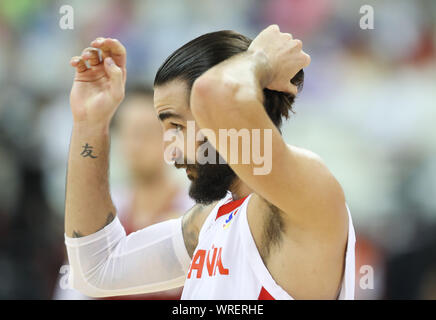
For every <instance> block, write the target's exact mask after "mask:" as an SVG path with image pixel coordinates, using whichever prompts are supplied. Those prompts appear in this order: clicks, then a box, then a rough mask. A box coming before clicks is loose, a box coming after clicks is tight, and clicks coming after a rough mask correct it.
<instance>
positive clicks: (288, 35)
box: [283, 32, 293, 40]
mask: <svg viewBox="0 0 436 320" xmlns="http://www.w3.org/2000/svg"><path fill="white" fill-rule="evenodd" d="M283 35H284V36H286V38H288V39H289V40H292V39H293V38H292V33H288V32H285V33H283Z"/></svg>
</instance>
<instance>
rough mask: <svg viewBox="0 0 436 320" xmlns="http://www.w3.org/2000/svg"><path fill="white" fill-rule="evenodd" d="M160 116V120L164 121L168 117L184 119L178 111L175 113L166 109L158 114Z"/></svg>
mask: <svg viewBox="0 0 436 320" xmlns="http://www.w3.org/2000/svg"><path fill="white" fill-rule="evenodd" d="M158 118H159V119H160V121H164V120H165V119H168V118H177V119H182V116H181V115H179V114H177V113H173V112H170V111H165V112H161V113H159V114H158Z"/></svg>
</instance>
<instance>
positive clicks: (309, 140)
mask: <svg viewBox="0 0 436 320" xmlns="http://www.w3.org/2000/svg"><path fill="white" fill-rule="evenodd" d="M63 5H70V6H71V7H72V8H73V9H74V29H72V30H69V29H67V30H63V29H61V27H60V25H59V21H60V19H61V17H62V16H63V15H64V14H62V13H60V12H59V10H60V8H61V7H62V6H63ZM364 5H370V6H371V7H372V8H373V10H374V29H361V28H360V26H359V22H360V20H361V18H362V16H363V15H364V13H360V12H359V10H360V8H361V7H362V6H364ZM272 23H276V24H278V25H279V26H280V28H281V31H283V32H290V33H292V34H293V35H294V37H296V38H299V39H301V40H302V41H303V43H304V50H305V51H306V52H307V53H309V54H310V55H311V57H312V63H311V65H310V66H309V67H308V68H307V69H306V70H305V74H306V80H305V86H304V89H303V91H302V92H301V94H300V95H299V97H298V98H297V100H296V104H295V106H294V108H295V110H296V113H295V114H294V115H292V116H291V119H290V120H289V121H288V122H287V123H286V124H285V125H284V128H283V134H284V136H285V139H286V141H287V142H288V143H290V144H294V145H297V146H300V147H304V148H307V149H310V150H312V151H314V152H316V153H318V154H319V155H320V156H321V157H322V158H323V159H324V160H325V162H326V163H327V165H328V167H329V168H330V169H331V171H332V172H333V173H334V174H335V176H336V177H337V178H338V180H339V181H340V182H341V184H342V186H343V188H344V190H345V194H346V197H347V203H348V205H349V208H350V211H351V214H352V216H353V221H354V225H355V228H356V232H357V245H356V255H357V259H356V297H357V298H359V299H436V161H435V156H436V129H435V125H434V122H435V120H436V102H435V101H436V59H435V53H436V52H435V50H436V1H432V0H418V1H406V0H395V1H394V0H390V1H388V0H378V1H370V0H354V1H347V0H269V1H261V0H257V1H256V0H239V1H230V0H220V1H216V0H213V1H210V0H202V1H194V0H184V1H181V0H178V1H176V0H175V1H169V0H159V1H152V0H148V1H145V0H144V1H139V0H138V1H126V0H120V1H111V0H107V1H103V0H99V1H92V2H91V1H87V2H85V1H82V0H76V1H72V0H62V1H49V0H47V1H44V0H36V1H35V0H0V299H52V298H62V297H60V296H62V290H63V289H62V288H59V281H60V279H61V281H62V276H63V275H64V274H65V272H66V269H65V268H63V267H62V266H64V265H66V264H67V263H66V261H65V246H64V238H63V228H64V225H63V223H64V221H63V215H64V199H65V174H66V165H67V156H68V146H69V139H70V134H71V126H72V117H71V114H70V110H69V102H68V100H69V91H70V87H71V84H72V79H73V69H72V68H71V67H70V66H69V60H70V58H71V57H72V56H74V55H78V54H80V53H81V51H82V50H83V48H85V47H87V46H88V45H89V43H90V41H92V40H93V39H94V38H96V37H98V36H104V37H112V38H117V39H119V40H120V41H121V42H122V43H123V44H124V45H125V46H126V48H127V54H128V61H127V69H128V78H127V86H128V87H129V88H134V87H138V86H142V87H146V86H151V85H152V81H153V79H154V75H155V73H156V71H157V69H158V67H159V66H160V64H161V63H162V62H163V61H164V59H165V58H166V57H167V56H168V55H170V53H171V52H173V51H174V50H175V49H177V48H178V47H180V46H181V45H183V44H184V43H186V42H187V41H189V40H192V39H193V38H195V37H197V36H199V35H201V34H203V33H206V32H211V31H217V30H223V29H233V30H236V31H238V32H240V33H243V34H245V35H247V36H249V37H251V38H254V37H255V36H256V35H257V34H258V33H259V32H260V31H261V30H262V29H263V28H265V27H266V26H268V25H269V24H272ZM136 94H138V93H136ZM132 95H133V94H132ZM144 95H146V93H143V96H142V98H143V99H148V98H149V97H148V98H147V97H144ZM127 97H129V93H128V95H127ZM138 99H139V98H138ZM144 101H145V100H144ZM132 103H133V102H132V101H130V104H132ZM124 104H127V101H126V102H125V103H124ZM124 104H123V105H122V106H121V108H120V110H122V108H123V107H124ZM146 104H147V103H145V102H144V105H146ZM132 108H135V107H132ZM136 108H137V107H136ZM151 108H152V106H151ZM137 109H138V108H137ZM140 109H141V108H139V110H136V111H132V110H131V111H130V112H132V113H131V114H124V115H121V114H119V115H117V117H118V118H120V120H117V123H118V124H119V122H121V123H122V122H123V121H124V123H126V121H127V123H130V122H129V121H130V120H129V119H136V118H137V117H136V115H138V117H142V116H143V118H142V119H143V120H144V122H143V123H144V125H143V126H141V124H137V127H138V129H137V130H136V131H135V130H133V131H132V130H130V131H129V130H128V129H123V125H122V124H121V125H118V124H117V125H114V128H113V131H112V148H111V189H112V193H113V197H114V201H115V204H116V206H117V207H118V208H123V206H125V202H126V199H131V198H129V197H133V199H136V200H132V201H131V203H130V205H131V206H133V207H134V206H136V207H138V208H139V207H141V199H142V203H145V200H144V199H145V198H144V195H145V196H146V195H147V194H148V193H147V192H144V190H148V189H150V190H152V189H153V188H151V187H150V183H151V182H150V181H156V180H153V179H151V178H150V177H149V176H148V175H147V174H146V173H150V172H156V170H157V171H159V172H160V174H162V176H165V179H168V181H171V183H169V186H170V188H173V189H174V194H178V198H177V199H179V200H178V202H177V203H175V204H174V206H173V207H172V208H161V207H159V203H158V202H159V201H161V202H162V203H165V199H156V201H157V202H156V203H155V204H153V203H152V205H154V207H152V208H148V207H147V208H143V210H142V209H141V210H142V211H144V212H153V214H154V216H153V217H152V216H151V215H150V216H147V217H148V218H147V219H145V220H144V221H142V220H141V219H140V218H139V219H133V220H130V222H129V223H130V226H132V225H133V224H134V225H136V227H138V228H139V227H140V226H144V225H147V224H150V223H152V222H153V221H157V220H158V219H159V214H160V213H162V212H163V213H162V215H161V216H160V217H161V218H162V219H163V218H166V217H168V216H170V215H177V214H180V213H181V212H183V210H184V208H185V207H189V206H190V205H191V203H189V201H190V200H189V199H187V198H186V192H187V188H186V187H187V184H186V183H187V182H186V181H185V179H183V178H182V177H181V176H179V175H178V173H177V172H176V170H174V169H172V168H163V167H161V166H154V165H153V163H154V164H155V163H156V162H159V161H163V157H161V158H157V159H154V161H145V160H144V163H145V164H144V166H146V168H145V169H141V164H138V163H137V162H136V163H135V161H132V157H133V158H137V157H138V154H135V153H134V151H132V152H133V153H132V154H133V156H132V154H130V160H129V151H128V150H126V149H124V145H125V144H124V143H123V142H125V141H126V140H125V139H131V140H130V141H131V144H130V145H131V146H132V148H133V149H135V148H138V143H139V145H141V143H140V142H138V141H144V145H145V144H147V142H146V141H147V139H146V138H144V137H145V136H144V135H147V134H148V133H147V132H145V133H144V132H142V131H141V128H142V127H148V126H149V122H147V121H151V120H150V117H149V115H146V114H145V113H146V112H145V113H144V114H143V115H141V110H140ZM126 110H127V107H126ZM135 112H136V113H135ZM119 113H122V112H121V111H120V112H119ZM132 114H133V115H132ZM129 117H130V118H129ZM121 118H122V119H124V120H121ZM131 121H133V120H131ZM145 123H147V125H145ZM132 126H133V125H132ZM150 126H151V124H150ZM124 128H129V125H127V126H126V125H125V124H124ZM132 135H133V136H132ZM135 135H139V137H143V138H144V139H143V140H140V139H141V138H135ZM132 139H133V140H132ZM135 139H136V140H135ZM138 139H139V140H138ZM132 141H134V142H132ZM153 148H157V147H156V146H155V145H153ZM149 154H150V153H149ZM142 156H144V155H142ZM146 158H147V157H145V158H143V159H146ZM141 170H143V171H141ZM141 172H142V173H143V174H142V175H141ZM135 177H144V178H143V179H142V180H141V179H138V178H136V179H135ZM147 177H148V178H147ZM150 179H151V180H150ZM138 180H139V182H138ZM159 181H160V180H159ZM157 187H159V188H163V189H165V190H168V188H169V187H168V186H167V185H165V184H164V185H159V186H157ZM157 187H156V188H157ZM147 188H148V189H147ZM173 189H171V190H173ZM141 192H142V193H141ZM126 194H127V195H126ZM141 194H142V195H141ZM132 204H134V205H132ZM141 208H142V207H141ZM141 210H139V211H141ZM136 211H138V210H136ZM139 211H138V212H139ZM132 221H134V222H132ZM372 271H373V272H372ZM371 275H373V278H374V279H373V280H374V281H373V283H372V282H371V279H370V277H371ZM368 281H369V282H368ZM372 284H373V285H372ZM59 290H61V293H59ZM175 294H177V293H175Z"/></svg>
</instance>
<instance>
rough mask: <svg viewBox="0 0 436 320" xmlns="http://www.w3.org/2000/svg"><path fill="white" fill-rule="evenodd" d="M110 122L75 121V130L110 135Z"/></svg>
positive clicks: (89, 133)
mask: <svg viewBox="0 0 436 320" xmlns="http://www.w3.org/2000/svg"><path fill="white" fill-rule="evenodd" d="M109 128H110V122H109V121H108V122H98V123H91V122H88V121H74V122H73V131H76V132H81V133H83V134H87V135H108V134H109Z"/></svg>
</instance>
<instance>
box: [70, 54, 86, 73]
mask: <svg viewBox="0 0 436 320" xmlns="http://www.w3.org/2000/svg"><path fill="white" fill-rule="evenodd" d="M70 64H71V66H73V67H74V68H76V71H77V72H78V73H80V72H84V71H86V70H88V67H87V66H86V64H85V61H84V60H83V59H82V57H79V56H75V57H72V58H71V60H70Z"/></svg>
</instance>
